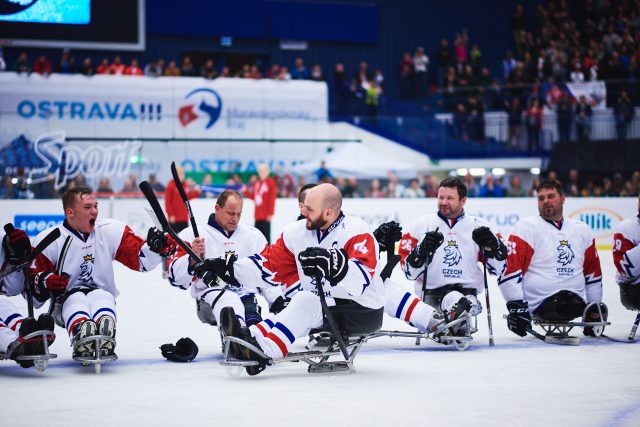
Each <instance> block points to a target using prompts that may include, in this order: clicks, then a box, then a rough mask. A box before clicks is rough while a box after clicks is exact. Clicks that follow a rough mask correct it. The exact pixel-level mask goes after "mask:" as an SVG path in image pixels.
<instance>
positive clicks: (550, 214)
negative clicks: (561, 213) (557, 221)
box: [540, 205, 558, 221]
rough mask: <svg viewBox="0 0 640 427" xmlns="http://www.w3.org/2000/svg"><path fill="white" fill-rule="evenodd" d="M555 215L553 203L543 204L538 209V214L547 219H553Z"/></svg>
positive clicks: (555, 210) (556, 212) (556, 213)
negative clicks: (540, 208) (539, 209)
mask: <svg viewBox="0 0 640 427" xmlns="http://www.w3.org/2000/svg"><path fill="white" fill-rule="evenodd" d="M557 215H558V211H557V209H556V207H555V206H554V205H547V206H543V207H542V210H541V211H540V216H541V217H542V218H544V219H546V220H547V221H553V220H554V218H555V217H556V216H557Z"/></svg>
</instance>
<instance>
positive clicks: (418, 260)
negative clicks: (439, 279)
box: [407, 231, 444, 268]
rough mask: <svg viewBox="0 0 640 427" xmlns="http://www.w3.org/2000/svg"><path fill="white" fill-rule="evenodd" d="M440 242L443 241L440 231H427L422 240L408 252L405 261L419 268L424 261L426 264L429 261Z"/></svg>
mask: <svg viewBox="0 0 640 427" xmlns="http://www.w3.org/2000/svg"><path fill="white" fill-rule="evenodd" d="M442 242H444V236H443V235H442V233H441V232H439V231H429V232H427V233H426V234H425V235H424V239H422V242H420V244H419V245H418V246H416V247H415V248H413V250H412V251H411V253H409V256H408V257H407V263H409V265H410V266H411V267H413V268H420V267H422V266H423V265H424V264H425V262H426V263H427V264H428V263H430V262H431V259H432V258H433V254H434V252H435V251H436V250H437V249H438V248H439V247H440V245H441V244H442Z"/></svg>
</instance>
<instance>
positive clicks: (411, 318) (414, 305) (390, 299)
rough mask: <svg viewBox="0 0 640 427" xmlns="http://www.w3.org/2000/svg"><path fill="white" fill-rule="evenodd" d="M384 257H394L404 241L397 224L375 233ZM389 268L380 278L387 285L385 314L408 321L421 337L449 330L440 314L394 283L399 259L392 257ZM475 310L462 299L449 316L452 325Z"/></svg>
mask: <svg viewBox="0 0 640 427" xmlns="http://www.w3.org/2000/svg"><path fill="white" fill-rule="evenodd" d="M373 235H374V236H375V238H376V240H377V241H378V245H379V247H380V253H382V252H388V251H391V253H393V251H394V246H395V242H397V241H399V240H400V239H401V238H402V227H401V226H400V224H398V223H397V222H395V221H389V222H385V223H384V224H381V225H380V226H379V227H378V228H376V229H375V230H374V232H373ZM388 260H389V261H388V262H387V265H386V266H385V267H384V268H383V269H382V271H381V273H380V277H381V278H382V281H383V283H384V295H385V303H384V311H385V313H387V315H389V316H391V317H395V318H397V319H400V320H404V321H405V322H407V323H408V324H410V325H411V326H414V327H416V328H418V331H420V332H421V333H425V332H428V333H431V332H436V333H439V332H442V331H446V330H447V329H448V328H447V326H446V324H445V321H444V318H443V316H442V314H441V313H440V311H439V310H436V309H435V308H433V307H431V306H430V305H428V304H425V303H424V302H423V301H422V300H421V299H420V297H417V296H416V295H415V294H414V293H412V292H407V291H406V290H405V289H403V287H402V286H400V284H398V283H396V282H394V281H393V280H392V279H391V273H392V270H393V268H394V266H395V265H397V262H398V261H399V257H397V256H396V258H394V257H388ZM469 310H471V302H470V301H469V300H467V299H466V298H461V299H460V300H459V302H458V303H456V304H454V306H453V307H452V308H451V311H450V312H448V313H447V320H448V321H449V322H451V321H454V320H456V319H458V318H459V317H460V316H463V315H465V314H466V313H468V312H469Z"/></svg>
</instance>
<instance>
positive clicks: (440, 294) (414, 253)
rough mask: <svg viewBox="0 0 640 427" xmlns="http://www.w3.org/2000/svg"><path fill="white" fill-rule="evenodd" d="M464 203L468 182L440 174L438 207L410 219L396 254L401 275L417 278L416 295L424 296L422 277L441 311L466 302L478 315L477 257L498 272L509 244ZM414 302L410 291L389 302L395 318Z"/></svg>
mask: <svg viewBox="0 0 640 427" xmlns="http://www.w3.org/2000/svg"><path fill="white" fill-rule="evenodd" d="M466 202H467V187H466V185H465V184H464V183H463V182H462V181H461V180H460V179H458V178H446V179H444V180H443V181H442V182H441V183H440V185H439V187H438V212H437V213H434V214H427V215H424V216H421V217H418V218H417V219H415V220H414V221H413V222H412V223H411V225H410V226H409V227H408V228H407V230H406V232H405V234H404V235H403V236H402V240H401V241H400V248H399V254H400V256H401V258H402V259H401V263H402V267H403V270H404V273H405V276H406V277H407V279H409V280H415V289H416V294H417V295H421V296H422V286H423V281H424V280H425V279H426V283H425V288H426V290H425V293H424V301H425V302H426V303H427V304H428V305H430V306H431V307H433V308H435V309H436V310H440V311H443V312H451V311H455V310H457V309H458V306H462V307H467V306H470V308H469V314H470V315H471V316H477V315H478V314H480V312H481V311H482V306H481V304H480V302H479V301H478V298H477V295H478V294H480V293H481V292H482V290H483V284H484V281H483V274H482V271H481V269H480V268H479V266H478V261H484V262H486V264H487V271H489V273H491V274H493V275H498V274H500V272H501V271H502V269H503V267H504V260H505V259H506V257H507V248H506V246H505V244H504V243H503V242H502V240H501V238H500V236H499V235H496V234H495V233H493V232H492V231H491V229H490V228H489V224H488V223H487V222H486V221H485V220H483V219H481V218H477V217H474V216H471V215H467V214H466V213H465V211H464V206H465V203H466ZM425 274H426V276H424V275H425ZM418 301H419V300H418V299H416V298H415V296H413V297H411V298H409V297H408V298H407V299H406V301H405V304H401V305H397V304H391V305H390V306H391V307H393V305H396V306H397V307H398V308H397V309H396V310H397V312H399V315H398V316H397V317H400V318H402V317H401V316H404V317H405V319H406V317H407V314H410V313H409V310H410V309H411V307H412V306H414V307H415V306H416V305H417V304H418ZM407 303H409V304H407ZM405 313H407V314H405ZM460 326H462V325H460ZM467 326H469V325H467ZM460 332H461V333H462V329H461V331H460Z"/></svg>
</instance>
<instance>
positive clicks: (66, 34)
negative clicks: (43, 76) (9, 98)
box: [0, 0, 145, 51]
mask: <svg viewBox="0 0 640 427" xmlns="http://www.w3.org/2000/svg"><path fill="white" fill-rule="evenodd" d="M144 23H145V0H0V45H3V44H4V45H9V46H30V47H45V48H49V47H51V48H63V49H64V48H78V49H92V50H93V49H106V50H138V51H140V50H144V48H145V25H144Z"/></svg>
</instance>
